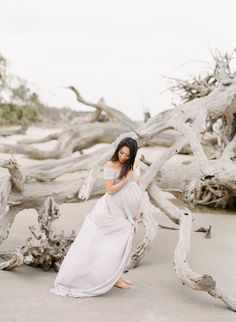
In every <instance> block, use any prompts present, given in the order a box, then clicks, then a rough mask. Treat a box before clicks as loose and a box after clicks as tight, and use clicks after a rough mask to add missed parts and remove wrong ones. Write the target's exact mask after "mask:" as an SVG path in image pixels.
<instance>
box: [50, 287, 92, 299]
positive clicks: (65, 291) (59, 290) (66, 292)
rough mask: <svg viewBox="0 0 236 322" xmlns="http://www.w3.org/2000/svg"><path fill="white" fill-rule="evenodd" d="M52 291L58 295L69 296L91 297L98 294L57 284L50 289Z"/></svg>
mask: <svg viewBox="0 0 236 322" xmlns="http://www.w3.org/2000/svg"><path fill="white" fill-rule="evenodd" d="M50 291H51V292H52V293H54V294H56V295H60V296H68V297H90V296H96V294H91V293H86V292H83V291H80V290H78V289H76V288H67V287H64V286H57V287H53V288H51V289H50Z"/></svg>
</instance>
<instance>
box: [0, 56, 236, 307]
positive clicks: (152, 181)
mask: <svg viewBox="0 0 236 322" xmlns="http://www.w3.org/2000/svg"><path fill="white" fill-rule="evenodd" d="M214 77H215V79H216V82H214V88H212V90H211V91H210V93H208V95H202V96H201V97H197V98H195V99H191V100H188V101H186V102H185V103H183V104H181V105H179V106H177V107H175V108H173V109H170V110H166V111H164V112H162V113H160V114H158V115H156V116H154V117H152V118H150V119H149V120H148V121H147V122H146V123H144V124H141V125H140V124H139V125H138V124H136V123H134V122H132V121H130V120H129V119H128V118H127V117H126V116H124V115H122V113H121V112H117V110H115V109H114V108H111V107H109V106H107V105H106V104H105V103H104V102H100V103H99V104H93V103H90V102H88V101H86V100H85V99H84V98H82V97H81V95H80V94H79V92H77V91H76V90H75V89H74V88H70V89H72V90H73V91H74V92H75V93H76V95H77V99H78V101H80V102H82V103H84V104H86V105H89V106H93V107H95V108H96V109H97V110H98V111H103V112H106V113H107V114H108V115H109V117H110V118H112V117H113V120H114V119H115V120H116V121H117V122H123V126H126V128H128V129H129V131H130V132H127V131H126V132H125V133H123V134H120V135H117V136H118V137H116V140H113V141H112V143H110V144H109V145H108V146H106V147H104V148H101V149H99V150H97V151H94V152H89V153H87V154H84V155H79V156H70V157H66V158H65V155H63V157H64V158H63V159H60V158H61V156H60V157H59V159H58V160H48V161H45V162H44V163H42V164H39V165H36V166H34V167H29V168H27V169H23V170H24V175H19V169H18V167H17V166H16V164H15V168H14V171H13V170H12V169H11V170H10V167H9V172H10V177H5V178H3V179H2V184H1V187H0V198H1V201H2V202H1V206H0V237H1V242H2V241H3V240H4V239H6V238H7V235H8V231H9V229H10V227H11V224H12V222H13V221H14V218H15V216H16V214H17V213H18V212H19V211H20V210H22V209H25V208H35V209H36V210H37V211H38V212H39V210H40V209H41V207H42V205H43V204H44V203H45V201H46V205H47V204H48V203H49V204H51V206H50V207H51V208H52V207H56V206H55V204H54V200H55V203H57V204H61V203H65V202H79V201H82V200H87V199H88V198H95V197H98V196H100V195H101V194H102V193H104V186H103V182H102V176H101V171H102V167H103V165H104V163H105V162H106V160H107V159H108V158H109V157H110V156H111V154H112V152H113V151H114V148H115V147H116V145H117V143H118V142H119V141H120V139H122V138H123V137H125V136H131V137H133V138H135V139H136V140H137V142H138V145H139V147H142V146H145V145H148V144H150V142H152V140H155V139H156V138H157V137H159V136H160V134H162V133H163V132H166V131H170V130H174V131H177V132H178V133H179V135H178V136H177V137H176V141H175V142H173V143H172V144H171V146H170V147H169V148H168V149H166V151H165V152H164V153H163V155H162V156H161V157H159V158H158V159H157V160H155V161H154V162H153V163H150V162H148V161H147V162H145V163H146V164H145V163H143V165H142V176H141V179H142V184H143V200H142V206H143V223H144V225H145V228H146V233H145V236H144V240H143V241H142V242H141V243H140V244H139V245H138V247H137V249H136V250H135V251H134V252H133V253H132V254H131V257H130V260H129V263H128V265H127V269H130V268H133V267H135V266H137V265H138V264H139V263H140V261H141V260H142V258H143V257H144V256H145V253H146V251H147V250H148V249H150V247H151V245H152V241H153V239H154V238H155V235H156V233H157V228H158V223H157V221H156V214H162V215H166V216H167V217H168V218H169V219H170V220H171V221H173V222H174V223H175V224H177V225H179V227H180V229H179V243H178V245H177V247H176V251H175V257H174V262H175V270H176V273H177V275H178V276H179V278H180V279H181V281H182V282H183V284H186V285H188V286H189V287H191V288H193V289H195V290H201V291H206V292H208V293H209V294H210V295H212V296H214V297H216V298H219V299H221V300H222V301H223V302H225V303H226V305H227V306H228V307H229V308H230V309H231V310H234V311H235V310H236V302H235V300H233V299H231V298H230V297H229V296H228V295H226V294H225V293H224V292H223V291H221V290H220V288H219V287H218V286H217V284H216V282H215V281H214V280H213V278H212V277H211V276H209V275H207V274H198V273H195V272H193V271H192V270H191V269H190V268H189V266H188V264H187V255H188V252H189V250H190V236H191V229H192V227H191V225H192V220H193V218H192V214H191V212H190V211H189V210H188V209H187V208H185V209H179V208H177V207H176V206H174V205H173V204H172V203H171V202H170V201H169V200H165V199H163V198H162V196H161V194H160V190H159V188H158V187H157V183H159V184H160V185H161V184H162V182H163V181H164V175H166V177H167V178H168V175H170V174H168V173H167V172H165V171H163V169H165V164H166V163H167V161H168V160H169V159H170V158H171V157H172V156H174V155H175V154H178V153H179V152H180V151H181V150H182V149H183V148H184V147H186V146H188V147H189V149H190V150H191V152H192V158H193V159H194V162H195V163H193V166H192V168H193V169H192V171H193V172H192V173H191V172H190V169H189V164H188V163H187V164H186V163H184V164H182V171H181V173H182V175H183V173H186V172H188V176H189V178H190V179H189V181H188V182H187V183H186V182H185V181H184V180H183V179H182V177H180V175H181V173H178V171H177V169H176V173H175V176H174V178H177V180H179V182H181V181H183V183H182V186H181V189H177V188H176V187H174V186H173V185H172V181H173V179H172V181H171V179H169V182H170V186H169V187H166V189H169V191H171V189H173V193H174V194H175V195H178V196H179V195H181V196H182V198H183V199H184V200H185V201H187V202H188V203H193V204H199V203H200V204H202V205H212V206H217V207H226V206H228V205H229V204H231V203H232V199H233V198H235V194H236V189H235V182H236V180H235V173H236V171H235V159H236V151H235V148H234V146H235V140H236V139H235V137H236V135H235V132H236V127H235V122H236V121H235V119H236V117H235V115H236V100H235V98H236V75H235V74H233V73H231V72H230V69H229V67H228V60H227V56H226V57H225V56H224V57H223V56H222V57H218V56H217V58H216V68H215V71H214ZM99 113H100V112H99ZM117 122H116V124H117ZM217 122H218V123H217ZM91 124H93V125H95V124H96V122H93V123H91ZM91 124H89V125H91ZM216 124H218V126H216ZM219 124H221V125H219ZM223 125H224V126H223ZM85 126H88V124H86V125H85ZM91 129H92V128H91ZM216 129H217V134H215V133H216ZM91 131H92V130H91ZM67 134H68V132H67ZM214 136H215V139H214V140H213V139H212V138H213V137H214ZM68 137H69V136H68ZM209 138H210V139H209ZM31 142H32V141H31ZM63 142H64V143H63V144H64V146H66V142H67V143H68V141H66V140H64V141H63ZM96 143H97V141H96ZM86 144H87V143H86ZM91 144H93V143H91ZM213 144H214V148H215V150H216V151H215V152H214V155H213V154H212V151H213V149H212V145H213ZM76 145H78V146H79V148H78V150H82V149H84V148H85V145H80V140H78V141H77V143H76ZM22 146H24V148H26V146H27V142H24V143H22ZM62 146H63V145H62ZM90 146H91V145H90ZM72 147H73V148H72ZM58 149H59V150H60V148H59V147H58ZM74 149H75V145H74V144H71V145H70V151H74ZM61 151H62V150H61ZM1 164H7V162H5V163H4V162H2V163H1ZM9 164H12V163H11V162H9ZM75 172H76V179H75V178H73V180H63V179H61V180H57V179H58V178H59V177H61V176H62V175H64V174H67V173H75ZM229 174H230V175H229ZM178 176H179V177H178ZM18 182H20V183H21V184H18ZM45 182H46V183H45ZM51 197H53V200H52V199H51ZM48 198H49V199H48ZM52 205H54V206H52ZM45 207H46V208H47V209H48V207H49V206H45ZM43 213H45V217H44V216H43V217H41V218H44V219H42V220H43V221H46V222H47V223H48V224H49V223H50V222H51V221H50V220H52V219H50V220H49V219H47V218H49V212H48V211H44V212H43ZM40 214H41V212H40ZM53 216H54V213H53V215H51V218H53ZM55 216H56V215H55ZM48 227H49V228H47V229H46V231H47V232H48V234H47V233H45V232H44V233H42V231H43V230H45V225H42V222H39V230H37V233H35V229H32V230H31V232H32V234H33V235H34V238H33V241H32V240H31V241H27V244H26V246H24V247H23V248H22V249H21V250H20V251H19V250H17V252H18V255H15V257H14V256H13V257H12V258H10V259H8V263H6V262H5V263H2V264H1V265H2V268H3V269H7V268H8V269H9V268H15V267H17V265H18V263H19V265H22V261H23V263H29V264H32V265H36V266H38V264H40V260H39V261H37V259H36V257H37V254H38V253H37V252H38V251H39V250H40V249H42V247H43V246H42V245H44V243H46V247H45V248H43V249H44V250H43V252H42V253H43V255H42V263H45V264H44V265H45V268H44V269H49V268H50V267H54V269H57V268H58V266H59V264H60V261H61V259H62V257H63V254H64V253H63V252H62V248H63V247H67V246H68V244H66V242H65V245H63V246H62V245H61V246H60V247H61V248H60V250H59V249H58V248H56V246H55V244H53V246H52V248H53V249H54V251H53V250H49V249H50V247H51V245H52V244H51V243H52V240H51V239H50V236H51V228H50V225H49V226H48ZM58 238H59V237H58V236H55V239H58ZM69 238H70V237H69ZM35 240H38V247H39V248H37V250H36V249H35V244H34V242H35ZM31 242H32V243H31ZM36 244H37V243H36ZM24 252H25V253H24ZM40 252H41V251H40ZM57 253H59V254H61V255H60V256H59V259H56V256H55V254H57ZM19 254H22V255H23V259H22V256H21V255H19ZM33 254H36V255H35V256H36V257H35V256H34V255H33ZM30 255H31V256H32V257H30ZM17 256H18V257H17ZM45 256H46V257H47V256H48V257H47V259H46V260H45ZM25 258H28V261H25ZM29 258H30V260H29ZM41 266H43V265H41Z"/></svg>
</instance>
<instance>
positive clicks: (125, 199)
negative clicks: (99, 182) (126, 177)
mask: <svg viewBox="0 0 236 322" xmlns="http://www.w3.org/2000/svg"><path fill="white" fill-rule="evenodd" d="M119 192H120V201H121V207H122V208H123V209H124V211H125V212H126V213H128V212H129V215H131V216H132V217H134V216H135V215H136V214H137V213H138V211H139V210H140V206H141V196H142V193H141V190H140V187H139V185H138V184H137V183H136V182H130V183H128V184H127V185H126V186H125V187H124V188H123V189H121V190H120V191H119Z"/></svg>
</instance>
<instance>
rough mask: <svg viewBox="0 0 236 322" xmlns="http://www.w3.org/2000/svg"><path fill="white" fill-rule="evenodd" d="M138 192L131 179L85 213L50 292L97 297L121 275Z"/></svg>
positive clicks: (139, 199)
mask: <svg viewBox="0 0 236 322" xmlns="http://www.w3.org/2000/svg"><path fill="white" fill-rule="evenodd" d="M140 204H141V191H140V188H139V186H138V185H137V183H136V182H135V181H134V180H133V181H132V180H131V181H130V182H129V183H128V184H127V185H126V186H125V187H124V188H122V189H121V190H120V191H119V192H117V193H116V194H114V195H109V194H107V193H106V194H105V195H104V196H103V197H101V198H100V199H99V200H98V202H97V204H96V205H95V207H94V208H93V210H92V211H91V212H90V213H89V214H88V215H87V216H86V218H85V220H84V222H83V224H82V227H81V229H80V231H79V233H78V235H77V237H76V238H75V240H74V242H73V243H72V244H71V247H70V249H69V251H68V253H67V255H66V256H65V258H64V260H63V262H62V265H61V267H60V270H59V272H58V274H57V277H56V280H55V282H54V288H52V289H51V291H52V292H53V293H55V294H58V295H62V296H65V295H67V296H72V297H87V296H97V295H100V294H103V293H106V292H107V291H109V290H110V289H111V288H112V287H113V285H114V284H115V283H116V281H117V280H118V279H119V277H120V276H121V275H122V273H123V271H124V268H125V265H126V263H127V260H128V257H129V255H130V252H131V247H132V240H133V235H134V230H135V227H136V225H135V222H134V220H133V217H134V216H135V214H136V213H137V212H138V211H139V209H140Z"/></svg>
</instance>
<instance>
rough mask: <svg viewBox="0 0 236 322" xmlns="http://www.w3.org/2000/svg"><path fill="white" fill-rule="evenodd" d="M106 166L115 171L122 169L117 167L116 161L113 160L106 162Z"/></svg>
mask: <svg viewBox="0 0 236 322" xmlns="http://www.w3.org/2000/svg"><path fill="white" fill-rule="evenodd" d="M104 168H110V169H111V170H113V171H119V170H120V169H118V168H117V167H116V165H115V163H114V162H112V161H110V160H109V161H107V162H106V163H105V164H104Z"/></svg>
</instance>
